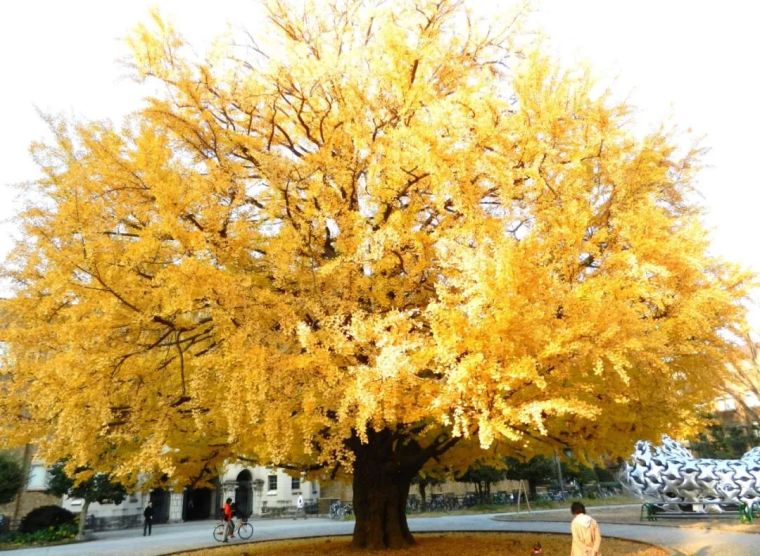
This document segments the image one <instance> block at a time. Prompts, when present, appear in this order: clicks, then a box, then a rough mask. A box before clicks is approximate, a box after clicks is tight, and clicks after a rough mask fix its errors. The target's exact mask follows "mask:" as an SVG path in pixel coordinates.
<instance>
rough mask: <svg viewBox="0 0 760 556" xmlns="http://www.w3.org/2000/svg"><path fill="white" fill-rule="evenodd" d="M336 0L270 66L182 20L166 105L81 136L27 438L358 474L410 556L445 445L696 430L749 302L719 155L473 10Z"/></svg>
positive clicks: (534, 449)
mask: <svg viewBox="0 0 760 556" xmlns="http://www.w3.org/2000/svg"><path fill="white" fill-rule="evenodd" d="M331 6H332V7H330V8H328V7H326V6H322V9H316V8H315V7H314V6H310V4H309V3H308V2H307V3H306V5H305V6H304V7H303V9H300V8H296V7H294V6H291V5H287V4H284V3H281V2H271V3H270V4H269V15H270V17H269V27H268V28H267V29H266V31H265V32H266V33H268V34H267V35H266V36H267V42H266V45H267V46H266V47H262V46H259V43H256V42H251V43H250V45H248V46H247V47H241V46H239V45H237V46H236V45H230V46H229V48H228V49H227V50H225V49H222V48H217V49H215V50H214V51H213V52H212V53H211V54H210V55H209V56H208V57H207V58H205V59H197V58H194V57H193V56H192V55H191V54H190V53H189V52H188V50H189V49H188V45H186V44H185V42H184V40H183V39H182V37H181V36H180V34H179V33H178V32H177V31H175V30H174V29H173V28H172V27H171V25H169V24H168V23H167V22H165V21H163V20H161V19H160V17H158V16H155V17H154V20H153V24H152V26H141V27H139V28H138V29H137V30H136V31H135V32H134V33H133V35H132V38H131V43H132V46H133V50H134V68H135V73H136V75H137V76H139V77H140V78H144V79H146V80H151V81H153V82H154V83H158V84H161V85H162V86H163V87H164V88H163V89H162V90H163V91H164V92H163V93H161V94H158V95H157V96H152V97H149V98H146V99H145V107H144V109H142V110H140V111H138V112H137V113H135V114H133V115H132V116H130V117H129V118H128V119H127V120H126V121H125V122H124V123H123V125H121V126H116V125H114V124H112V123H109V122H65V121H62V120H60V119H55V118H51V119H50V123H51V128H52V129H53V131H54V135H55V140H54V141H53V142H52V143H50V144H46V145H38V146H36V147H35V149H34V153H35V156H36V159H37V161H38V162H39V164H40V167H41V168H42V170H43V171H44V177H43V178H42V179H40V180H39V181H38V182H37V183H36V184H35V187H34V191H35V192H36V194H37V195H38V197H37V199H39V200H38V202H37V203H36V206H34V207H32V208H30V209H29V210H28V211H26V212H25V213H24V215H23V216H22V217H21V222H22V224H23V226H24V233H25V238H26V239H25V241H23V242H22V243H21V244H19V246H18V247H17V249H16V250H15V252H14V253H13V255H12V257H11V259H10V260H9V262H8V263H7V265H6V270H7V272H8V274H9V275H10V276H11V277H12V278H13V280H14V281H15V284H16V291H15V296H14V297H13V299H11V300H10V301H9V302H8V311H9V314H10V318H9V323H8V326H7V329H5V330H4V331H3V339H4V340H5V341H6V342H7V343H8V345H9V353H8V355H9V361H12V365H11V366H6V367H4V369H3V371H2V372H4V373H5V377H4V380H3V381H1V382H0V389H1V390H2V395H1V396H0V399H1V400H2V402H1V403H2V409H3V411H4V414H5V415H7V416H9V417H11V418H9V419H7V420H5V421H4V423H3V424H2V425H0V426H2V427H3V429H2V433H3V434H2V435H0V436H2V437H4V438H9V439H11V440H12V441H16V442H23V441H34V442H37V443H38V444H39V445H40V453H41V454H43V455H44V456H46V457H48V458H49V459H51V460H55V459H59V458H61V457H66V458H69V461H70V462H71V463H72V465H84V466H91V465H94V462H97V469H98V470H106V471H108V472H110V473H112V474H113V476H114V477H115V478H117V479H119V480H123V481H126V482H130V481H134V480H136V477H137V473H138V472H144V473H152V474H153V475H154V476H160V475H163V474H165V475H168V476H169V477H171V480H172V481H174V482H175V484H177V485H181V484H187V483H193V482H198V481H203V480H205V479H208V478H211V477H212V476H213V475H214V474H215V473H216V472H217V471H218V468H219V466H220V465H222V464H223V463H224V462H225V461H230V460H240V459H243V460H245V461H257V462H262V463H268V464H269V463H271V464H277V465H294V466H297V467H300V468H302V469H318V468H325V469H336V468H344V469H346V470H348V472H352V473H353V474H354V486H355V488H354V492H355V497H356V498H355V504H356V508H357V525H356V527H357V529H356V536H355V543H356V544H357V545H358V546H385V545H398V544H403V543H405V542H411V536H410V535H409V532H408V528H406V522H405V519H403V507H404V506H403V501H405V499H406V493H407V492H408V482H409V481H410V480H411V478H412V477H413V476H414V475H415V474H416V472H417V471H418V470H419V469H420V468H421V467H422V466H423V465H425V464H426V462H429V461H431V460H434V459H436V458H438V459H440V458H447V459H448V460H449V462H448V464H456V465H460V466H461V467H462V468H466V467H467V465H469V464H470V463H472V462H473V461H474V460H475V459H476V458H478V457H486V455H485V453H484V450H486V449H488V450H489V453H490V454H499V455H510V454H511V455H519V456H523V457H527V456H530V455H532V454H536V453H542V452H543V453H550V452H551V450H553V449H555V448H560V447H572V449H573V450H574V452H575V453H576V454H585V455H586V456H588V457H593V456H594V455H596V454H600V453H606V454H618V455H623V454H627V453H628V452H629V451H630V446H631V444H632V442H633V441H634V440H636V439H639V438H655V437H656V435H657V434H659V433H661V432H662V431H668V432H670V433H671V434H680V433H681V432H686V431H688V430H689V429H690V427H691V426H692V425H693V424H694V419H693V409H694V407H695V405H697V404H699V403H700V402H703V401H704V400H705V397H706V396H710V395H711V393H712V392H713V391H714V390H715V388H717V386H718V384H719V381H720V378H721V376H722V374H723V367H724V364H725V361H726V359H727V358H729V357H732V352H733V349H734V348H733V346H732V344H731V342H730V341H729V340H730V338H731V337H732V335H739V334H740V333H741V332H742V331H743V329H742V326H743V325H742V323H743V308H742V306H741V303H740V301H741V299H742V297H743V296H744V295H745V288H746V283H747V281H746V280H747V277H746V275H744V274H743V273H742V272H741V271H740V270H738V269H736V268H734V267H733V266H731V265H729V264H726V263H724V262H722V261H720V260H718V259H716V258H713V257H711V256H709V255H708V254H707V245H708V240H707V238H706V236H705V233H704V231H703V229H702V227H701V226H700V222H699V218H698V207H697V206H695V205H694V204H693V196H691V195H690V192H691V184H692V181H693V176H694V172H695V169H696V168H697V167H698V165H697V164H696V162H697V153H696V152H695V151H693V150H689V149H683V147H682V146H680V145H678V144H677V142H676V141H675V140H674V138H673V137H672V136H671V135H670V134H669V133H667V132H665V131H663V130H656V131H654V132H652V133H651V134H649V135H646V136H637V135H636V134H634V133H633V132H632V131H631V125H630V122H631V120H632V118H633V115H632V112H631V110H630V109H629V108H628V107H627V106H626V105H624V104H621V103H618V102H616V101H614V100H613V99H612V98H611V97H610V96H609V95H605V94H598V93H596V92H595V91H596V89H595V83H594V81H593V80H592V79H591V78H590V77H589V76H588V75H587V74H585V73H583V72H574V71H561V70H560V69H558V68H557V67H555V66H554V65H553V64H552V63H551V62H550V61H549V60H548V59H547V58H546V57H544V56H542V55H540V54H533V53H527V52H522V53H520V52H517V51H516V50H515V48H514V47H513V46H512V43H511V39H512V37H513V34H512V31H511V29H509V28H508V27H507V28H505V29H506V30H499V29H497V28H496V27H494V26H487V25H486V24H484V23H483V22H479V21H478V20H477V18H475V17H474V16H472V14H469V13H468V12H467V11H466V10H465V8H464V7H463V5H462V3H461V2H457V1H453V0H440V1H435V2H433V1H430V0H419V1H417V2H397V3H393V2H391V3H382V2H363V1H360V0H347V1H346V2H341V3H336V4H331ZM261 44H264V43H261ZM518 54H519V55H518ZM370 477H375V478H377V477H385V479H382V480H381V479H377V480H375V481H370V480H369V478H370ZM386 480H390V481H395V482H396V483H398V484H400V485H401V486H400V488H399V490H398V492H395V491H392V490H389V489H387V488H383V489H380V490H382V492H380V490H378V491H372V492H370V493H366V492H364V491H363V490H362V489H366V488H367V487H366V485H367V484H370V483H371V484H373V485H380V484H382V483H383V481H386ZM405 489H406V490H405ZM370 500H374V501H375V502H377V503H373V504H370V503H369V501H370ZM370 506H371V508H372V509H371V510H370V509H367V508H369V507H370ZM398 513H400V514H401V518H400V521H397V520H396V514H398ZM370 514H371V515H370ZM376 514H378V515H379V514H381V515H383V516H384V517H382V518H379V519H380V520H381V521H382V522H383V523H386V525H382V526H381V525H379V524H378V523H379V522H374V521H372V519H374V517H373V516H375V515H376ZM387 523H396V525H387ZM384 527H388V528H384ZM378 531H379V533H378ZM389 539H390V540H389Z"/></svg>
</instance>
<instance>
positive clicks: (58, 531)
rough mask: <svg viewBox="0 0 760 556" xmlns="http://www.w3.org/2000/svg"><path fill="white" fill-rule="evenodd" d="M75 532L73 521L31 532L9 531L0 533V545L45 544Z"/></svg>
mask: <svg viewBox="0 0 760 556" xmlns="http://www.w3.org/2000/svg"><path fill="white" fill-rule="evenodd" d="M76 534H77V526H76V524H75V523H66V524H64V525H58V526H53V527H47V528H45V529H39V530H37V531H34V532H33V533H23V532H21V531H11V532H10V533H7V534H5V535H0V545H3V544H22V545H23V544H45V543H50V542H57V541H63V540H67V539H73V538H74V537H75V536H76Z"/></svg>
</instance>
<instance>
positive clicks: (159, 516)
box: [150, 488, 171, 523]
mask: <svg viewBox="0 0 760 556" xmlns="http://www.w3.org/2000/svg"><path fill="white" fill-rule="evenodd" d="M150 501H151V503H152V504H153V523H167V522H168V521H169V506H170V503H171V493H170V492H169V491H168V490H164V489H163V488H154V489H153V490H151V491H150Z"/></svg>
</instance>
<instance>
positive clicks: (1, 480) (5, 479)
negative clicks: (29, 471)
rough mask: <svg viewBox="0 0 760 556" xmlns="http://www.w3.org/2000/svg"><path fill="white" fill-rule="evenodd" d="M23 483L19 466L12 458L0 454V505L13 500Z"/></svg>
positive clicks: (22, 474)
mask: <svg viewBox="0 0 760 556" xmlns="http://www.w3.org/2000/svg"><path fill="white" fill-rule="evenodd" d="M23 483H24V471H23V470H22V469H21V464H19V462H18V461H17V460H16V458H14V457H13V456H11V455H9V454H3V453H0V504H5V503H6V502H10V501H11V500H13V498H14V497H15V496H16V493H17V492H18V491H19V489H20V488H21V485H22V484H23Z"/></svg>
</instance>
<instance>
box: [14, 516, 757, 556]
mask: <svg viewBox="0 0 760 556" xmlns="http://www.w3.org/2000/svg"><path fill="white" fill-rule="evenodd" d="M589 513H590V514H592V515H593V508H589ZM499 515H504V514H471V515H442V516H436V517H414V518H410V520H409V525H410V527H411V529H412V531H416V532H422V531H493V532H498V531H516V532H535V533H536V534H537V536H538V537H539V538H540V534H541V533H569V531H570V523H569V521H570V516H569V515H568V523H562V522H545V521H540V519H541V512H535V516H536V520H535V521H502V520H499ZM216 524H217V522H215V521H194V522H189V523H179V524H172V525H156V526H154V527H153V535H152V536H150V537H143V536H142V529H127V530H120V531H108V532H101V533H97V534H96V538H95V539H93V540H91V541H87V542H84V543H75V544H68V545H60V546H54V547H47V548H27V549H21V550H14V551H13V552H12V554H13V556H40V555H55V556H88V555H92V556H105V555H108V556H128V555H130V556H132V555H135V556H137V555H140V556H157V555H160V554H167V553H170V552H176V551H180V550H191V549H195V548H204V547H214V546H219V543H217V542H215V541H214V539H213V538H212V530H213V528H214V527H215V526H216ZM253 524H254V527H255V531H254V536H253V539H254V540H270V539H287V538H296V537H310V536H322V535H343V534H350V533H351V531H352V529H353V522H336V521H331V520H329V519H325V518H310V519H306V520H303V519H299V520H297V521H296V520H292V519H277V520H261V521H254V522H253ZM601 528H602V536H605V535H606V536H614V537H619V538H624V539H631V540H637V541H643V542H649V543H652V544H657V545H660V546H663V547H666V548H669V549H671V550H672V551H673V553H674V554H685V555H689V556H729V555H730V556H752V555H760V535H757V534H753V533H736V532H729V531H716V530H709V529H694V528H688V529H680V528H677V527H662V526H657V525H651V524H641V525H618V524H603V525H602V526H601ZM233 542H234V541H233ZM602 547H604V545H602Z"/></svg>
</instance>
